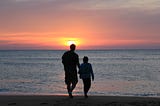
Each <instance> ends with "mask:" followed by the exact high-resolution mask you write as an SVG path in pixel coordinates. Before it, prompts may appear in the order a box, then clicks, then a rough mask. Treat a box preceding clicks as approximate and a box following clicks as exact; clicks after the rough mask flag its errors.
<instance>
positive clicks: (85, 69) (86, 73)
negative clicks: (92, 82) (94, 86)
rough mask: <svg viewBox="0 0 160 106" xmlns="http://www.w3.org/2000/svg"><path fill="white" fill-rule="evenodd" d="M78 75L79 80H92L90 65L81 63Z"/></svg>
mask: <svg viewBox="0 0 160 106" xmlns="http://www.w3.org/2000/svg"><path fill="white" fill-rule="evenodd" d="M78 73H79V74H80V78H81V79H85V78H91V76H92V79H94V74H93V70H92V65H91V64H90V63H82V64H81V65H80V69H79V72H78Z"/></svg>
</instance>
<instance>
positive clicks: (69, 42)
mask: <svg viewBox="0 0 160 106" xmlns="http://www.w3.org/2000/svg"><path fill="white" fill-rule="evenodd" d="M71 44H75V45H77V44H76V41H74V40H68V41H67V46H70V45H71Z"/></svg>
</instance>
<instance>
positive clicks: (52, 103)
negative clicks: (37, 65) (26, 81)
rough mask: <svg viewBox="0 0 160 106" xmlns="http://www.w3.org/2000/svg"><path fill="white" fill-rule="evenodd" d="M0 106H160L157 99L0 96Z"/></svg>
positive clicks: (159, 100) (159, 99) (159, 101)
mask: <svg viewBox="0 0 160 106" xmlns="http://www.w3.org/2000/svg"><path fill="white" fill-rule="evenodd" d="M0 106H160V98H158V97H122V96H89V97H88V98H84V97H83V96H74V98H72V99H71V98H69V97H68V96H58V95H43V96H40V95H37V96H31V95H29V96H17V95H16V96H15V95H11V96H9V95H7V96H6V95H4V96H0Z"/></svg>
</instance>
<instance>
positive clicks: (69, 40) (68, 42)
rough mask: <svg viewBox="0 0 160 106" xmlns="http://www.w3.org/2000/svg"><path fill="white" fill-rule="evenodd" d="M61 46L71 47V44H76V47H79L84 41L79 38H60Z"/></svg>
mask: <svg viewBox="0 0 160 106" xmlns="http://www.w3.org/2000/svg"><path fill="white" fill-rule="evenodd" d="M59 42H60V44H61V45H62V46H67V47H68V46H70V45H71V44H75V45H76V46H79V45H81V44H82V40H81V39H79V38H71V37H69V38H60V41H59Z"/></svg>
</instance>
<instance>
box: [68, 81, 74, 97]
mask: <svg viewBox="0 0 160 106" xmlns="http://www.w3.org/2000/svg"><path fill="white" fill-rule="evenodd" d="M67 90H68V94H69V97H70V98H73V96H72V87H71V83H68V84H67Z"/></svg>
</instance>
